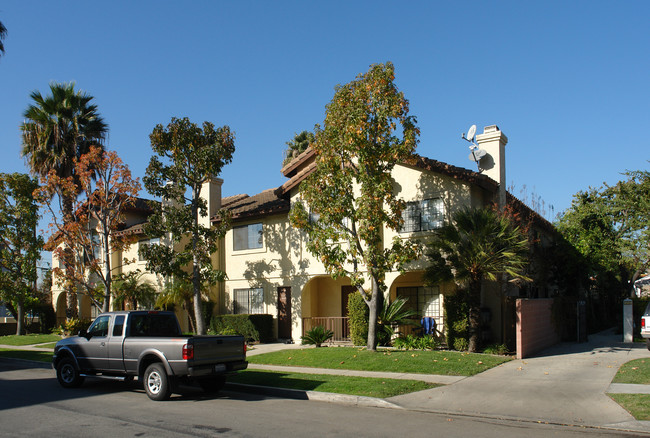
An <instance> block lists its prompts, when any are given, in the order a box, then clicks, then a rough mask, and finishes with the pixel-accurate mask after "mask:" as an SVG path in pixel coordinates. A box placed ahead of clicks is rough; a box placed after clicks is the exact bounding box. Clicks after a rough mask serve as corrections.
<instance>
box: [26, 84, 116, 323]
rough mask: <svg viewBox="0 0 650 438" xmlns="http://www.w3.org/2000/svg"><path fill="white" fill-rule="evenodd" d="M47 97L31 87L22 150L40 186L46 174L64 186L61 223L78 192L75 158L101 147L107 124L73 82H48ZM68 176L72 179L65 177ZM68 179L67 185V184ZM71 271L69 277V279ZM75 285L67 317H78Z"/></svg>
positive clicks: (67, 261) (69, 287)
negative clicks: (30, 101) (48, 90)
mask: <svg viewBox="0 0 650 438" xmlns="http://www.w3.org/2000/svg"><path fill="white" fill-rule="evenodd" d="M50 91H51V93H52V94H51V95H49V96H46V97H43V96H42V95H41V93H40V92H38V91H34V92H32V93H31V95H30V97H31V99H32V101H33V103H32V104H30V105H29V106H28V107H27V110H25V113H24V117H25V121H24V122H23V124H22V125H21V126H20V128H21V131H22V151H21V154H22V156H23V157H25V158H26V159H27V163H28V165H29V167H30V170H31V172H32V174H34V175H38V176H40V177H41V179H42V182H43V185H47V184H48V179H50V178H51V177H56V178H58V181H61V182H63V181H65V184H68V186H67V187H65V188H64V187H58V188H57V190H56V193H57V195H58V196H59V198H60V202H61V206H62V216H63V217H62V222H63V224H69V223H71V222H72V221H73V220H74V217H73V215H74V206H73V204H74V201H75V199H76V197H77V195H78V194H79V193H80V191H81V189H80V185H79V183H78V179H77V174H76V172H75V159H78V158H79V157H81V156H82V155H84V154H86V153H87V152H88V151H89V150H90V146H91V145H93V144H95V145H98V147H100V148H101V147H102V143H103V141H104V139H105V137H106V134H107V131H108V127H107V125H106V124H105V123H104V120H103V119H102V117H101V116H100V115H99V113H98V112H97V106H96V105H94V104H91V101H92V100H93V97H92V96H90V95H88V94H85V93H83V92H81V91H75V89H74V84H59V83H51V84H50ZM69 178H72V179H71V180H69ZM69 183H72V185H71V186H70V185H69ZM62 261H63V265H64V269H65V270H66V271H69V270H71V269H72V267H73V264H74V260H73V254H72V252H71V251H70V250H66V251H65V253H64V254H63V257H62ZM71 276H72V275H70V277H71ZM75 288H76V285H75V284H74V283H72V282H70V281H67V282H66V284H65V286H64V289H65V291H66V299H67V308H66V317H67V318H68V319H70V318H73V317H76V316H77V299H76V291H75Z"/></svg>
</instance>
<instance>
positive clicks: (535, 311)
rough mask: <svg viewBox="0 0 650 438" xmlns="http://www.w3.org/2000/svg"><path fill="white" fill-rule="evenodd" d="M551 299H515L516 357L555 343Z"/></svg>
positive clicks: (556, 341) (557, 337) (523, 356)
mask: <svg viewBox="0 0 650 438" xmlns="http://www.w3.org/2000/svg"><path fill="white" fill-rule="evenodd" d="M552 306H553V300H552V299H550V298H549V299H537V300H528V299H518V300H517V310H516V311H517V328H516V330H517V357H518V358H519V359H523V358H525V357H530V356H531V355H533V354H534V353H536V352H538V351H540V350H543V349H544V348H547V347H550V346H552V345H555V344H557V343H558V342H559V341H560V338H559V336H558V334H557V332H556V330H555V325H554V324H553V319H552V317H551V308H552Z"/></svg>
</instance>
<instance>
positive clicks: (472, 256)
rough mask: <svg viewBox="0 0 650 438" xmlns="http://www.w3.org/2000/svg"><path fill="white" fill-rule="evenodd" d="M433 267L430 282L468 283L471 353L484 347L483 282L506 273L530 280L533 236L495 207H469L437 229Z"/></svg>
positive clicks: (431, 255) (432, 248) (427, 276)
mask: <svg viewBox="0 0 650 438" xmlns="http://www.w3.org/2000/svg"><path fill="white" fill-rule="evenodd" d="M427 257H428V258H429V260H430V262H431V265H430V266H429V267H428V268H427V269H426V271H425V273H424V280H425V283H427V284H440V283H443V282H446V281H452V280H455V281H456V283H458V284H460V285H462V286H464V287H467V290H468V295H467V297H468V301H469V303H468V307H469V332H470V338H469V351H470V352H476V351H477V350H478V339H479V338H478V337H479V326H480V307H481V286H482V284H483V281H484V280H490V281H497V280H499V279H500V278H501V276H502V275H503V274H505V275H507V276H509V277H511V278H513V279H523V280H528V278H527V277H526V276H525V275H524V272H525V269H526V265H527V262H528V239H527V236H525V235H524V234H523V233H522V232H521V231H520V230H519V228H518V227H516V226H514V225H513V224H512V222H511V221H510V220H509V219H508V218H507V217H506V216H505V215H503V214H499V213H497V212H496V211H494V210H493V209H491V208H480V209H474V208H469V207H466V208H463V209H460V210H457V211H456V212H455V213H454V214H453V215H452V221H451V223H450V224H446V225H444V226H443V227H442V228H439V229H438V230H436V231H435V233H434V235H433V240H432V242H431V243H430V244H429V245H428V251H427Z"/></svg>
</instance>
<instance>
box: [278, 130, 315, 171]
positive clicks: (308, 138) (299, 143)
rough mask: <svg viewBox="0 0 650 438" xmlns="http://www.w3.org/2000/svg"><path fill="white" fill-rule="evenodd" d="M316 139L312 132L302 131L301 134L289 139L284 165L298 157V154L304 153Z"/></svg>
mask: <svg viewBox="0 0 650 438" xmlns="http://www.w3.org/2000/svg"><path fill="white" fill-rule="evenodd" d="M315 140H316V136H314V134H313V133H312V132H309V131H302V132H301V133H300V134H295V135H294V137H293V139H291V140H289V141H288V142H287V143H286V144H287V151H286V157H285V159H284V163H282V164H284V165H286V164H288V163H290V162H291V160H293V159H294V158H296V157H297V156H298V155H300V154H302V153H303V152H305V151H306V150H307V148H308V147H309V144H310V143H313V142H314V141H315Z"/></svg>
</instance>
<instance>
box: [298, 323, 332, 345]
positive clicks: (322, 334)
mask: <svg viewBox="0 0 650 438" xmlns="http://www.w3.org/2000/svg"><path fill="white" fill-rule="evenodd" d="M333 336H334V332H333V331H332V330H328V329H326V328H325V327H323V326H322V325H317V326H316V327H313V328H312V329H311V330H308V331H307V333H305V336H302V337H301V339H302V344H303V345H316V347H320V346H321V344H323V343H325V342H327V341H329V340H330V339H332V337H333Z"/></svg>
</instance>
